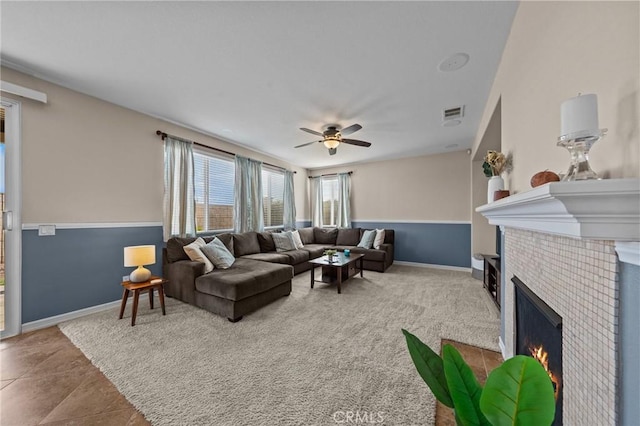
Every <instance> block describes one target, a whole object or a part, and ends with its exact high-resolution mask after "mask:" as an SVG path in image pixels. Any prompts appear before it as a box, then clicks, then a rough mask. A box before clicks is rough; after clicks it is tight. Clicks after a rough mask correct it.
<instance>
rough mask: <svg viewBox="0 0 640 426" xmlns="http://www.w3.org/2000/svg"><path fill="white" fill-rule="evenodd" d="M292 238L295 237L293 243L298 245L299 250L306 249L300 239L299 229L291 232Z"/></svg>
mask: <svg viewBox="0 0 640 426" xmlns="http://www.w3.org/2000/svg"><path fill="white" fill-rule="evenodd" d="M291 236H292V237H293V242H294V243H296V248H297V249H301V248H302V247H304V244H302V238H300V233H299V232H298V230H297V229H296V230H295V231H291Z"/></svg>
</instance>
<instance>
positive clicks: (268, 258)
mask: <svg viewBox="0 0 640 426" xmlns="http://www.w3.org/2000/svg"><path fill="white" fill-rule="evenodd" d="M242 258H243V259H253V260H261V261H263V262H271V263H282V264H284V265H290V264H291V258H290V257H289V256H285V254H284V253H276V252H271V253H255V254H247V255H245V256H242Z"/></svg>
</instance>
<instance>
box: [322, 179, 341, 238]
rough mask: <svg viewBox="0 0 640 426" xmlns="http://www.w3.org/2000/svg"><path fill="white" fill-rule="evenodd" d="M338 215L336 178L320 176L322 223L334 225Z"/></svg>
mask: <svg viewBox="0 0 640 426" xmlns="http://www.w3.org/2000/svg"><path fill="white" fill-rule="evenodd" d="M337 217H338V178H337V177H335V176H331V177H323V178H322V224H323V225H324V226H336V218H337Z"/></svg>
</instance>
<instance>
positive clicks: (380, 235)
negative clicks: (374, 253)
mask: <svg viewBox="0 0 640 426" xmlns="http://www.w3.org/2000/svg"><path fill="white" fill-rule="evenodd" d="M382 244H384V229H376V239H375V240H373V248H374V249H379V248H380V246H381V245H382Z"/></svg>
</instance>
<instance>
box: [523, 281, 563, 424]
mask: <svg viewBox="0 0 640 426" xmlns="http://www.w3.org/2000/svg"><path fill="white" fill-rule="evenodd" d="M511 281H512V282H513V283H514V285H515V319H516V321H515V322H516V324H515V344H516V347H515V350H516V355H527V356H531V357H533V358H535V359H537V360H538V361H539V362H540V364H542V366H543V367H544V369H545V370H546V371H547V373H548V374H549V378H550V379H551V383H552V384H553V388H554V393H555V398H556V414H555V418H554V421H553V425H562V387H563V386H562V317H561V316H560V315H558V314H557V313H556V312H555V311H554V310H553V309H552V308H551V307H550V306H549V305H547V304H546V303H545V302H544V301H543V300H542V299H540V298H539V297H538V296H537V295H536V294H535V293H534V292H533V291H531V289H529V287H527V286H526V285H525V284H524V283H523V282H522V281H521V280H520V279H519V278H518V277H516V276H515V275H514V276H513V278H511Z"/></svg>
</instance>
